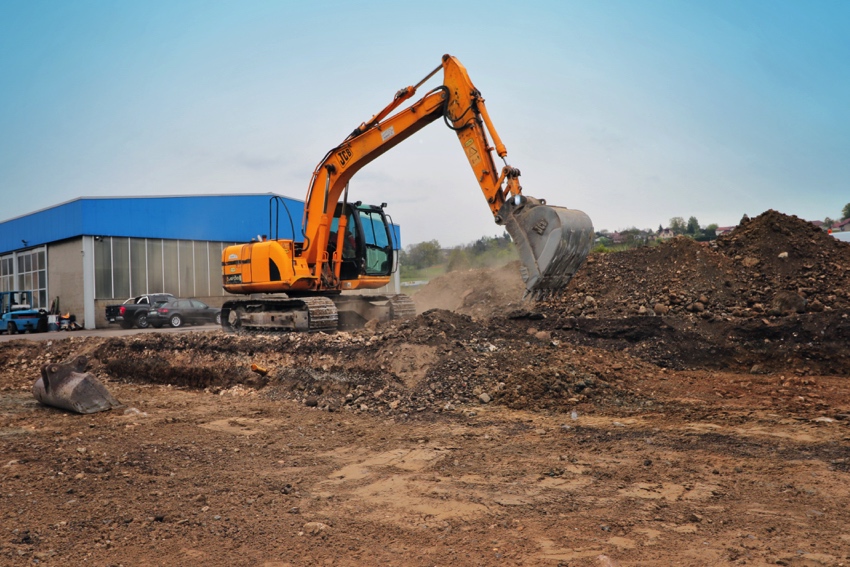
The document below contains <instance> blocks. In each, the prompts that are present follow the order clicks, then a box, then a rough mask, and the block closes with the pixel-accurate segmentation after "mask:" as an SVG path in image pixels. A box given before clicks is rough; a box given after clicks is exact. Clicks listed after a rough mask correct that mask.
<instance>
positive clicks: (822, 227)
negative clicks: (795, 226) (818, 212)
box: [809, 220, 829, 230]
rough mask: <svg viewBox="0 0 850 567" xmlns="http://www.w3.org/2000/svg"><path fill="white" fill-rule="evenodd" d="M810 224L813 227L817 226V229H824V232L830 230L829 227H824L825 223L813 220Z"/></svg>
mask: <svg viewBox="0 0 850 567" xmlns="http://www.w3.org/2000/svg"><path fill="white" fill-rule="evenodd" d="M809 222H810V223H812V224H813V225H815V226H816V227H818V228H820V229H822V230H826V229H828V228H829V227H828V226H824V223H823V221H819V220H813V221H809Z"/></svg>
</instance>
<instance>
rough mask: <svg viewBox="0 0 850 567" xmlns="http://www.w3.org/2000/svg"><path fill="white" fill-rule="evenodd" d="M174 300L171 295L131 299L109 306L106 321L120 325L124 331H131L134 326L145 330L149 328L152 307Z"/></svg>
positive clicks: (149, 295)
mask: <svg viewBox="0 0 850 567" xmlns="http://www.w3.org/2000/svg"><path fill="white" fill-rule="evenodd" d="M173 298H174V296H173V295H171V294H170V293H146V294H144V295H139V296H138V297H131V298H130V299H128V300H127V301H125V302H124V303H122V304H121V305H107V306H106V320H107V321H109V322H110V323H118V324H119V325H121V328H122V329H131V328H133V325H135V326H137V327H138V328H140V329H145V328H147V326H148V311H150V309H151V307H152V306H153V305H156V304H157V303H158V302H163V301H167V300H169V299H173Z"/></svg>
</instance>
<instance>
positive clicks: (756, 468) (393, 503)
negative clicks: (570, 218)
mask: <svg viewBox="0 0 850 567" xmlns="http://www.w3.org/2000/svg"><path fill="white" fill-rule="evenodd" d="M518 272H519V271H518V267H517V266H516V265H513V266H506V267H504V268H501V269H494V270H475V271H468V272H458V273H450V274H446V275H444V276H442V277H440V278H437V279H436V280H434V281H432V282H430V283H429V284H428V285H427V286H426V287H425V288H423V289H422V290H420V291H419V292H417V294H416V295H415V296H414V299H415V300H416V303H417V307H418V309H419V311H420V314H419V315H418V316H417V317H416V318H414V319H412V320H408V321H404V322H401V323H398V324H391V325H384V324H380V325H377V324H369V325H367V328H365V329H362V330H358V331H354V332H338V333H335V334H315V335H306V334H285V335H278V336H272V335H254V336H234V335H226V334H223V333H222V332H220V331H219V330H208V331H199V332H192V333H185V334H163V333H157V332H155V331H151V332H149V333H144V334H139V335H135V336H132V337H122V338H108V339H104V338H85V339H83V338H78V337H73V336H72V337H70V338H62V339H57V340H51V341H47V342H36V341H28V340H26V338H25V337H24V338H22V339H21V340H16V341H12V342H8V343H3V344H2V346H0V369H2V370H0V447H2V453H0V565H72V564H73V565H82V564H88V565H113V566H117V565H124V566H130V565H133V566H148V565H150V566H153V565H228V566H229V565H256V566H265V567H283V566H289V565H293V566H294V565H305V566H306V565H380V564H385V565H415V566H418V565H422V566H432V565H458V566H467V565H469V566H472V565H551V566H589V565H602V566H613V565H621V566H629V565H646V566H650V565H652V566H662V565H663V566H668V565H692V566H708V565H789V566H821V565H824V566H837V565H850V507H848V504H847V503H848V501H850V389H849V388H848V379H850V346H848V340H850V283H848V282H850V245H847V244H844V243H841V242H838V241H836V240H835V239H833V238H832V237H831V236H829V235H827V234H824V233H823V232H821V231H820V230H818V229H816V228H815V227H813V226H812V225H810V224H809V223H807V222H805V221H802V220H800V219H798V218H796V217H793V216H787V215H783V214H781V213H778V212H775V211H768V212H766V213H764V214H762V215H760V216H758V217H756V218H753V219H746V218H745V219H743V220H742V222H741V224H740V225H739V226H738V227H737V228H736V229H735V230H734V231H732V232H731V233H729V234H727V235H724V236H723V237H721V238H719V239H718V240H717V241H715V242H713V243H710V244H701V243H696V242H694V241H692V240H688V239H684V238H679V239H673V240H671V241H668V242H665V243H663V244H660V245H658V246H654V247H647V248H641V249H637V250H633V251H629V252H622V253H612V254H594V255H591V257H590V258H589V259H588V261H587V264H586V265H585V266H584V267H583V268H582V269H581V271H580V272H579V273H578V274H577V275H576V277H575V278H574V280H573V281H572V282H571V284H570V287H569V288H568V290H567V291H566V293H564V294H563V295H562V296H560V297H557V298H551V299H549V300H547V301H543V302H538V303H527V302H523V301H522V300H521V297H522V283H521V281H520V280H519V276H518ZM81 354H84V355H86V356H87V357H88V358H89V368H88V370H89V372H90V373H91V374H92V375H93V376H96V377H98V378H99V379H100V380H101V381H102V382H103V383H104V384H105V385H106V386H107V387H108V388H109V390H110V391H111V392H112V394H113V395H114V396H115V397H116V398H118V399H119V400H120V401H121V402H122V403H123V404H124V406H123V407H121V408H118V409H114V410H112V411H109V412H104V413H100V414H94V415H87V416H83V415H76V414H71V413H68V412H65V411H62V410H57V409H53V408H48V407H45V406H42V405H40V404H39V403H38V402H36V401H35V400H34V399H33V397H32V395H31V393H30V388H31V386H32V384H33V382H34V381H35V380H36V378H37V377H38V376H39V372H40V368H41V366H42V365H44V364H46V363H53V362H61V361H64V360H68V359H70V358H72V357H74V356H78V355H81ZM252 365H256V366H258V367H259V370H260V372H257V371H252ZM263 371H265V372H263Z"/></svg>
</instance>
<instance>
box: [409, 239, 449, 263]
mask: <svg viewBox="0 0 850 567" xmlns="http://www.w3.org/2000/svg"><path fill="white" fill-rule="evenodd" d="M442 259H443V254H442V250H441V249H440V243H439V242H437V241H436V240H429V241H428V242H420V243H419V244H411V245H410V246H408V247H407V249H406V250H404V251H403V252H402V254H401V261H402V263H403V264H405V265H407V266H411V267H413V268H416V269H422V268H428V267H431V266H434V265H436V264H439V263H440V262H441V261H442Z"/></svg>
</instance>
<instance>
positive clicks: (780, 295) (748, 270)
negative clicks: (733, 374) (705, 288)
mask: <svg viewBox="0 0 850 567" xmlns="http://www.w3.org/2000/svg"><path fill="white" fill-rule="evenodd" d="M716 245H717V249H718V250H719V251H720V252H721V253H723V254H724V255H725V256H726V257H728V258H730V259H731V260H732V262H733V264H734V266H735V273H736V274H738V276H739V278H738V279H739V282H741V284H743V286H744V288H745V290H746V291H745V300H746V304H747V305H748V306H754V305H760V306H761V310H767V311H768V313H769V314H771V315H782V314H787V313H789V312H798V313H802V312H806V311H808V312H820V311H823V310H824V309H848V308H850V244H847V243H844V242H841V241H839V240H837V239H835V238H833V237H832V236H830V235H829V234H827V233H826V232H824V231H823V230H821V229H819V228H817V227H816V226H814V225H813V224H812V223H810V222H807V221H805V220H802V219H799V218H797V217H796V216H787V215H784V214H782V213H778V212H776V211H772V210H771V211H767V212H766V213H764V214H762V215H759V216H758V217H756V218H754V219H752V220H750V219H746V218H744V220H742V221H741V224H740V225H739V226H738V227H737V228H736V229H735V230H734V231H732V232H731V233H729V234H727V235H723V236H721V237H720V238H718V239H717V241H716Z"/></svg>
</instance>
